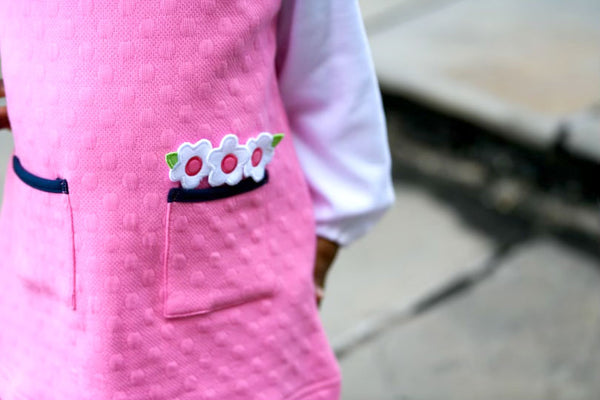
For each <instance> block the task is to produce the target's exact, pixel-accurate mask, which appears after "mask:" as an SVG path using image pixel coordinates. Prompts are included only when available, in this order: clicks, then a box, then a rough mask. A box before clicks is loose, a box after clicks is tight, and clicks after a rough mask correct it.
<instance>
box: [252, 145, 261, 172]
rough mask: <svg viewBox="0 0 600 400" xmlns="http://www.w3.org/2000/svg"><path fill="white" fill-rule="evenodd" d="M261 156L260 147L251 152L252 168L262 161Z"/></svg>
mask: <svg viewBox="0 0 600 400" xmlns="http://www.w3.org/2000/svg"><path fill="white" fill-rule="evenodd" d="M262 155H263V151H262V149H261V148H260V147H257V148H256V149H254V151H253V152H252V166H253V167H256V166H257V165H258V164H259V163H260V160H262Z"/></svg>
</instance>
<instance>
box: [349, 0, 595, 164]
mask: <svg viewBox="0 0 600 400" xmlns="http://www.w3.org/2000/svg"><path fill="white" fill-rule="evenodd" d="M361 6H362V8H363V15H364V17H365V23H366V25H367V30H368V33H369V37H370V43H371V47H372V51H373V58H374V61H375V65H376V69H377V73H378V76H379V79H380V82H381V85H382V87H383V89H384V91H386V92H388V93H391V94H398V95H400V96H403V97H406V98H409V99H414V100H417V101H419V102H421V103H423V104H425V105H426V106H429V107H431V108H434V109H439V110H441V111H443V112H446V113H450V114H451V115H455V116H457V117H459V118H463V119H466V120H468V121H471V122H473V123H476V124H479V125H482V126H484V127H486V128H490V129H492V130H495V131H498V132H499V133H502V134H503V135H506V136H507V137H508V138H510V139H511V140H515V141H517V142H519V143H522V144H525V145H528V146H533V147H536V148H539V149H541V150H544V149H547V148H549V147H550V146H551V145H552V144H553V143H555V142H556V140H558V138H559V134H560V133H561V132H562V133H563V134H564V133H565V132H566V133H567V137H566V143H565V144H566V146H567V148H569V149H570V150H571V151H573V152H574V153H575V154H577V155H579V156H581V157H584V158H587V159H591V160H595V161H600V140H598V138H599V137H600V89H599V88H600V45H599V43H600V24H598V20H600V2H598V1H597V0H573V1H568V2H566V1H559V0H462V1H460V0H395V1H394V0H363V1H362V2H361Z"/></svg>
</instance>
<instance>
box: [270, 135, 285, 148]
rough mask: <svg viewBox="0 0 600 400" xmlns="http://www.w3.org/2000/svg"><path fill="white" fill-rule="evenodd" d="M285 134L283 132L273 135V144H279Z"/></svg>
mask: <svg viewBox="0 0 600 400" xmlns="http://www.w3.org/2000/svg"><path fill="white" fill-rule="evenodd" d="M283 136H285V135H284V134H283V133H277V134H275V135H273V142H272V143H271V146H273V147H275V146H277V145H278V144H279V142H281V140H282V139H283Z"/></svg>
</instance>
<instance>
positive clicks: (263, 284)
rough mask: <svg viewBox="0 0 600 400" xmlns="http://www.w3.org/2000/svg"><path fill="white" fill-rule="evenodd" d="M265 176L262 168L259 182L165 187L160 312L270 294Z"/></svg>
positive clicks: (211, 307) (204, 309) (204, 308)
mask: <svg viewBox="0 0 600 400" xmlns="http://www.w3.org/2000/svg"><path fill="white" fill-rule="evenodd" d="M268 179H269V177H268V174H266V173H265V177H264V178H263V179H262V180H261V181H259V182H255V181H254V180H252V179H251V178H246V179H244V180H242V181H241V182H240V183H238V184H237V185H234V186H228V185H225V186H218V187H209V188H206V189H182V188H173V189H171V190H170V191H169V195H168V201H167V212H166V235H165V238H166V239H165V256H164V265H163V271H164V281H163V284H164V291H163V294H164V297H163V300H164V316H165V317H167V318H175V317H185V316H190V315H197V314H206V313H210V312H213V311H217V310H221V309H226V308H228V307H233V306H237V305H241V304H244V303H248V302H251V301H255V300H259V299H263V298H266V297H271V296H273V295H274V294H275V292H276V291H277V288H278V280H277V279H276V276H275V273H274V271H272V269H271V263H270V262H269V261H270V260H269V254H270V253H269V251H268V248H267V247H268V246H267V242H268V240H267V239H269V237H270V235H271V232H270V231H271V230H272V229H273V224H272V222H271V215H270V213H269V210H270V207H268V204H267V203H268V201H269V197H268V190H266V189H267V188H266V187H263V186H265V185H266V183H267V182H268Z"/></svg>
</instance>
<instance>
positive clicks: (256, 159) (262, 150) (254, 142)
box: [244, 132, 275, 182]
mask: <svg viewBox="0 0 600 400" xmlns="http://www.w3.org/2000/svg"><path fill="white" fill-rule="evenodd" d="M246 147H248V151H249V152H250V160H249V161H248V162H247V163H246V165H245V166H244V175H246V176H251V177H252V179H254V180H255V181H256V182H259V181H260V180H261V179H263V178H264V176H265V168H266V166H267V164H268V163H269V162H271V159H272V158H273V154H274V153H275V149H274V148H273V135H271V134H270V133H268V132H263V133H261V134H260V135H258V138H256V139H254V138H251V139H249V140H248V142H247V143H246Z"/></svg>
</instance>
